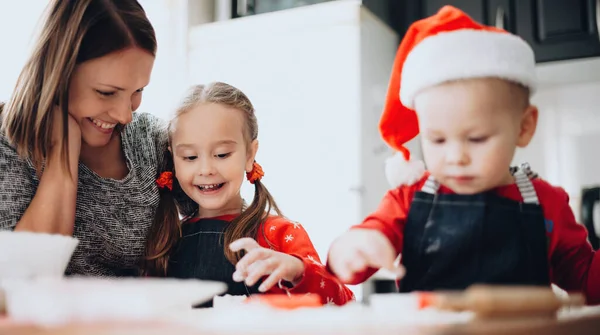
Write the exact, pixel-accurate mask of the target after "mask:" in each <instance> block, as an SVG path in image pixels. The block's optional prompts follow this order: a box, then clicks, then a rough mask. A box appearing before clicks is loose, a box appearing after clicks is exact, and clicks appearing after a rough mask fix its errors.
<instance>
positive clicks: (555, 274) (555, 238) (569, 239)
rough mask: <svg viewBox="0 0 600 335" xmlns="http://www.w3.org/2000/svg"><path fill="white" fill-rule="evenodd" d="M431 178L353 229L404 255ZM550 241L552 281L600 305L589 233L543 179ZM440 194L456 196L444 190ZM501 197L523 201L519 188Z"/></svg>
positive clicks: (402, 191)
mask: <svg viewBox="0 0 600 335" xmlns="http://www.w3.org/2000/svg"><path fill="white" fill-rule="evenodd" d="M427 177H428V175H425V176H424V177H423V178H422V179H421V180H420V181H419V182H417V183H416V184H415V185H412V186H402V187H399V188H396V189H393V190H391V191H389V192H388V193H387V194H386V195H385V197H384V198H383V200H382V202H381V204H380V205H379V208H378V209H377V210H376V211H375V212H373V213H372V214H371V215H369V216H368V217H367V218H366V219H365V220H364V221H363V222H362V223H361V224H359V225H356V226H354V227H353V229H376V230H378V231H381V232H382V233H383V234H385V235H386V236H387V237H388V238H389V240H390V242H391V243H392V244H393V245H394V247H395V248H396V252H397V253H400V252H401V251H402V246H403V230H404V225H405V223H406V217H407V214H408V211H409V209H410V203H411V201H412V198H413V196H414V194H415V192H416V191H418V190H420V189H421V187H422V186H423V184H424V183H425V180H427ZM532 183H533V186H534V188H535V190H536V192H537V195H538V198H539V200H540V203H541V206H542V208H543V211H544V217H545V218H546V220H547V227H552V228H551V229H547V234H548V237H549V240H550V244H549V249H548V262H549V265H550V280H551V281H552V282H553V283H554V284H556V285H557V286H559V287H560V288H562V289H564V290H566V291H568V292H569V291H571V292H575V291H577V292H583V293H584V294H585V296H586V299H587V303H588V304H594V305H595V304H600V284H599V283H600V256H598V254H597V253H595V252H594V250H593V249H592V246H591V245H590V243H589V242H588V240H587V230H586V229H585V227H584V226H582V225H580V224H578V223H577V222H576V221H575V217H574V215H573V211H572V210H571V208H570V207H569V197H568V195H567V193H566V192H565V191H564V190H563V189H562V188H560V187H554V186H552V185H550V184H549V183H547V182H546V181H544V180H542V179H539V178H537V179H533V180H532ZM438 192H440V193H452V191H451V190H449V189H448V188H445V187H443V186H441V187H440V190H439V191H438ZM496 192H497V193H498V195H500V196H503V197H506V198H509V199H512V200H516V201H523V198H522V197H521V193H520V192H519V189H518V188H517V186H516V184H512V185H507V186H502V187H499V188H498V189H496ZM375 271H376V269H369V270H367V271H365V272H363V273H360V274H358V275H356V276H355V278H354V279H353V280H352V282H351V284H358V283H362V282H364V281H365V280H367V279H368V278H369V277H370V276H371V275H373V273H375Z"/></svg>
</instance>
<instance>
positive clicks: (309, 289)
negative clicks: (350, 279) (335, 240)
mask: <svg viewBox="0 0 600 335" xmlns="http://www.w3.org/2000/svg"><path fill="white" fill-rule="evenodd" d="M265 237H266V239H265ZM267 239H268V241H269V242H270V245H269V242H267ZM256 240H257V242H258V244H260V245H261V246H262V247H265V248H271V247H272V248H273V249H274V250H276V251H279V252H283V253H286V254H289V255H292V256H295V257H297V258H299V259H300V260H302V262H304V266H305V271H304V278H302V280H301V281H300V282H299V283H298V284H297V285H296V286H294V287H293V288H292V289H289V292H290V293H293V294H300V293H312V294H318V295H319V296H320V297H321V302H322V303H323V304H336V305H344V304H345V303H347V302H349V301H351V300H354V294H353V293H352V291H350V289H349V288H348V287H346V286H345V285H344V284H342V283H341V282H340V281H339V280H338V279H337V278H336V277H335V276H334V275H332V274H331V273H330V272H328V271H327V270H326V268H325V265H323V264H322V263H321V259H320V258H319V255H318V254H317V251H316V250H315V247H314V246H313V244H312V242H311V240H310V238H309V237H308V233H307V232H306V230H304V228H303V227H302V226H301V225H300V224H299V223H296V222H292V221H289V220H287V219H285V218H282V217H278V216H272V217H270V218H269V219H268V220H267V222H266V223H265V225H264V234H258V236H257V239H256ZM268 293H285V291H284V290H282V289H280V288H279V287H277V286H274V287H273V288H272V289H271V290H269V292H268Z"/></svg>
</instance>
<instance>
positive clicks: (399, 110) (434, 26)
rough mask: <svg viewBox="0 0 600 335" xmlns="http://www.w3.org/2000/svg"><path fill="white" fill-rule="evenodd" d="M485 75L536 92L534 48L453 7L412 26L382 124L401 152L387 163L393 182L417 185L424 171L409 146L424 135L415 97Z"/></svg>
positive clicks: (396, 65)
mask: <svg viewBox="0 0 600 335" xmlns="http://www.w3.org/2000/svg"><path fill="white" fill-rule="evenodd" d="M484 77H494V78H501V79H506V80H509V81H512V82H515V83H518V84H522V85H523V86H526V87H528V88H530V90H531V91H532V92H533V90H534V89H535V81H536V78H535V57H534V54H533V50H532V49H531V47H530V46H529V45H528V44H527V43H526V42H525V41H523V39H521V38H520V37H518V36H516V35H512V34H510V33H508V32H506V31H504V30H502V29H498V28H494V27H489V26H485V25H482V24H480V23H477V22H475V21H474V20H473V19H471V18H470V17H469V16H468V15H466V14H465V13H463V12H462V11H460V10H458V9H456V8H454V7H452V6H444V7H443V8H442V9H440V11H439V12H438V13H437V14H435V15H433V16H430V17H428V18H425V19H422V20H419V21H416V22H414V23H413V24H412V25H411V26H410V27H409V28H408V31H407V32H406V34H405V35H404V38H403V40H402V43H401V44H400V47H399V48H398V51H397V53H396V59H395V60H394V65H393V68H392V75H391V78H390V82H389V87H388V93H387V97H386V101H385V106H384V110H383V114H382V116H381V120H380V123H379V131H380V132H381V135H382V137H383V139H384V140H385V142H386V143H387V144H388V145H390V146H391V147H392V148H393V149H395V150H397V151H398V154H397V156H396V157H394V158H393V159H391V160H388V162H387V163H386V165H387V166H386V176H387V178H388V182H389V183H390V185H391V186H393V187H397V186H400V185H402V184H411V183H413V182H415V181H416V180H418V179H419V178H420V176H422V174H423V172H424V165H423V164H422V163H421V162H408V161H409V159H410V152H409V150H408V149H407V148H406V147H405V146H404V145H405V144H406V142H408V141H410V140H411V139H413V138H414V137H415V136H417V135H418V134H419V124H418V120H417V115H416V113H415V111H414V99H415V96H416V95H417V94H419V93H420V92H421V91H422V90H423V89H426V88H428V87H432V86H435V85H438V84H441V83H444V82H447V81H451V80H457V79H468V78H484ZM407 163H408V164H407Z"/></svg>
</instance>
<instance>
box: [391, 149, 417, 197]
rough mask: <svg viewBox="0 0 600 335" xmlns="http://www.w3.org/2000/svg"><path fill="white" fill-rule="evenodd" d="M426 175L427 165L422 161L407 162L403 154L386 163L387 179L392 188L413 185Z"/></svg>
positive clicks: (398, 154)
mask: <svg viewBox="0 0 600 335" xmlns="http://www.w3.org/2000/svg"><path fill="white" fill-rule="evenodd" d="M424 173H425V164H424V163H423V161H420V160H410V161H407V160H406V159H405V158H404V155H402V153H400V152H397V153H396V154H395V155H394V156H392V157H390V158H388V159H387V160H386V161H385V177H386V178H387V181H388V183H389V184H390V186H391V187H393V188H396V187H400V186H402V185H407V186H408V185H413V184H414V183H416V182H417V181H418V180H419V179H421V177H423V174H424Z"/></svg>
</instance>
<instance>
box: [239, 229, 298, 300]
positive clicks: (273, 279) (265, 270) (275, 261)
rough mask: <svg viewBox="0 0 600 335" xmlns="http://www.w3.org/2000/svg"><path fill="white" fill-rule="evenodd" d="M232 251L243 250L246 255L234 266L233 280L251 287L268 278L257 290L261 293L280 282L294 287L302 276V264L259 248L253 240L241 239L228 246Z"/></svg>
mask: <svg viewBox="0 0 600 335" xmlns="http://www.w3.org/2000/svg"><path fill="white" fill-rule="evenodd" d="M229 248H230V249H231V250H233V251H240V250H245V251H246V255H244V257H242V259H240V261H239V262H238V263H237V264H236V266H235V269H236V271H235V272H234V273H233V280H235V281H237V282H241V281H245V283H246V285H248V286H252V285H254V284H256V282H257V281H258V280H259V279H260V278H262V277H264V276H269V277H268V278H267V279H265V281H264V282H263V283H262V284H261V285H260V287H259V288H258V290H259V291H261V292H266V291H268V290H270V289H271V288H272V287H273V285H275V284H277V283H278V282H279V281H280V280H285V281H288V282H290V283H292V284H293V285H296V284H298V283H299V282H300V279H302V276H303V275H304V263H303V262H302V261H301V260H300V259H298V258H296V257H294V256H290V255H288V254H285V253H282V252H278V251H275V250H271V249H267V248H263V247H261V246H260V245H259V244H258V243H257V242H256V241H255V240H254V239H251V238H249V237H246V238H241V239H239V240H237V241H234V242H233V243H231V244H230V245H229Z"/></svg>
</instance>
